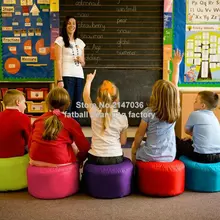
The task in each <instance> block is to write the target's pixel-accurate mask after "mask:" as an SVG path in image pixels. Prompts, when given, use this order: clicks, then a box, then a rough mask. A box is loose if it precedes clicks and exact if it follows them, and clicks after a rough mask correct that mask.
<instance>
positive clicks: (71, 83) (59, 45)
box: [55, 16, 85, 113]
mask: <svg viewBox="0 0 220 220" xmlns="http://www.w3.org/2000/svg"><path fill="white" fill-rule="evenodd" d="M77 29H78V28H77V21H76V19H75V18H74V17H72V16H67V17H66V18H65V20H64V22H63V27H62V34H61V36H59V37H58V38H57V39H56V40H55V57H56V65H55V68H56V70H55V73H56V79H57V86H58V87H64V88H65V89H66V90H67V91H68V93H69V96H70V99H71V104H70V107H69V109H68V112H70V113H74V112H78V110H79V109H77V104H76V103H77V102H82V91H83V80H84V72H83V68H82V67H83V66H85V56H84V47H85V43H84V42H83V41H82V40H81V39H79V38H78V37H77Z"/></svg>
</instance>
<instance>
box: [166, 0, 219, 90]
mask: <svg viewBox="0 0 220 220" xmlns="http://www.w3.org/2000/svg"><path fill="white" fill-rule="evenodd" d="M176 48H178V49H180V50H181V51H182V52H184V59H183V62H182V63H181V65H180V77H179V86H183V87H196V86H198V87H203V86H208V87H218V86H220V0H209V1H207V0H185V1H179V0H165V1H164V58H163V75H164V78H171V76H172V65H171V62H170V61H169V60H170V57H172V55H173V51H174V50H175V49H176Z"/></svg>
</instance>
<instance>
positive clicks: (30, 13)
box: [0, 0, 59, 82]
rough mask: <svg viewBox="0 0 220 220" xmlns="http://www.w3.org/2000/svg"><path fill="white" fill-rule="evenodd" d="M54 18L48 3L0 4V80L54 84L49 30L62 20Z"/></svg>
mask: <svg viewBox="0 0 220 220" xmlns="http://www.w3.org/2000/svg"><path fill="white" fill-rule="evenodd" d="M9 4H10V5H9ZM56 13H57V14H56V17H57V16H58V12H56ZM52 17H53V16H51V12H50V1H49V0H41V1H40V0H38V1H33V0H19V1H18V0H17V1H13V0H11V1H9V0H4V1H3V2H2V3H1V16H0V20H1V21H0V24H1V27H0V28H1V29H0V35H1V36H2V37H1V40H0V44H1V45H0V48H1V50H0V54H1V55H2V56H1V66H0V81H11V82H12V81H19V82H26V81H47V82H53V81H54V69H53V66H54V63H53V60H52V59H51V45H52V44H53V42H52V41H51V40H54V37H53V38H51V34H50V33H51V29H50V28H51V23H53V26H56V28H58V26H57V23H58V22H59V19H58V21H56V20H55V19H53V20H52ZM58 17H59V16H58Z"/></svg>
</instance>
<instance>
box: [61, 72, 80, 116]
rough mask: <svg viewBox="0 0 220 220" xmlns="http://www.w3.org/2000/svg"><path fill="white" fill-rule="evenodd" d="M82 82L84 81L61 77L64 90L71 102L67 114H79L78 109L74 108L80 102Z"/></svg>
mask: <svg viewBox="0 0 220 220" xmlns="http://www.w3.org/2000/svg"><path fill="white" fill-rule="evenodd" d="M83 80H84V79H82V78H76V77H69V76H64V77H63V83H64V88H65V89H66V90H67V92H68V93H69V96H70V101H71V103H70V106H69V108H68V110H67V111H68V112H69V113H74V112H76V113H78V112H79V108H77V107H76V106H77V105H76V103H77V102H82V92H83ZM78 106H79V105H78Z"/></svg>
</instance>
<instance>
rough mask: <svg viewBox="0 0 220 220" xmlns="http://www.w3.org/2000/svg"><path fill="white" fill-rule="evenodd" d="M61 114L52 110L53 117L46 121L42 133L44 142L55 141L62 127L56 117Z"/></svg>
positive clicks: (56, 110)
mask: <svg viewBox="0 0 220 220" xmlns="http://www.w3.org/2000/svg"><path fill="white" fill-rule="evenodd" d="M60 114H61V112H60V110H58V109H55V110H53V115H52V116H50V117H49V118H47V119H46V121H45V124H44V128H45V131H44V133H43V139H44V140H48V141H51V140H56V138H57V135H58V133H59V132H60V130H61V129H62V127H63V124H62V123H61V121H60V120H59V118H58V116H59V115H60Z"/></svg>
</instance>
